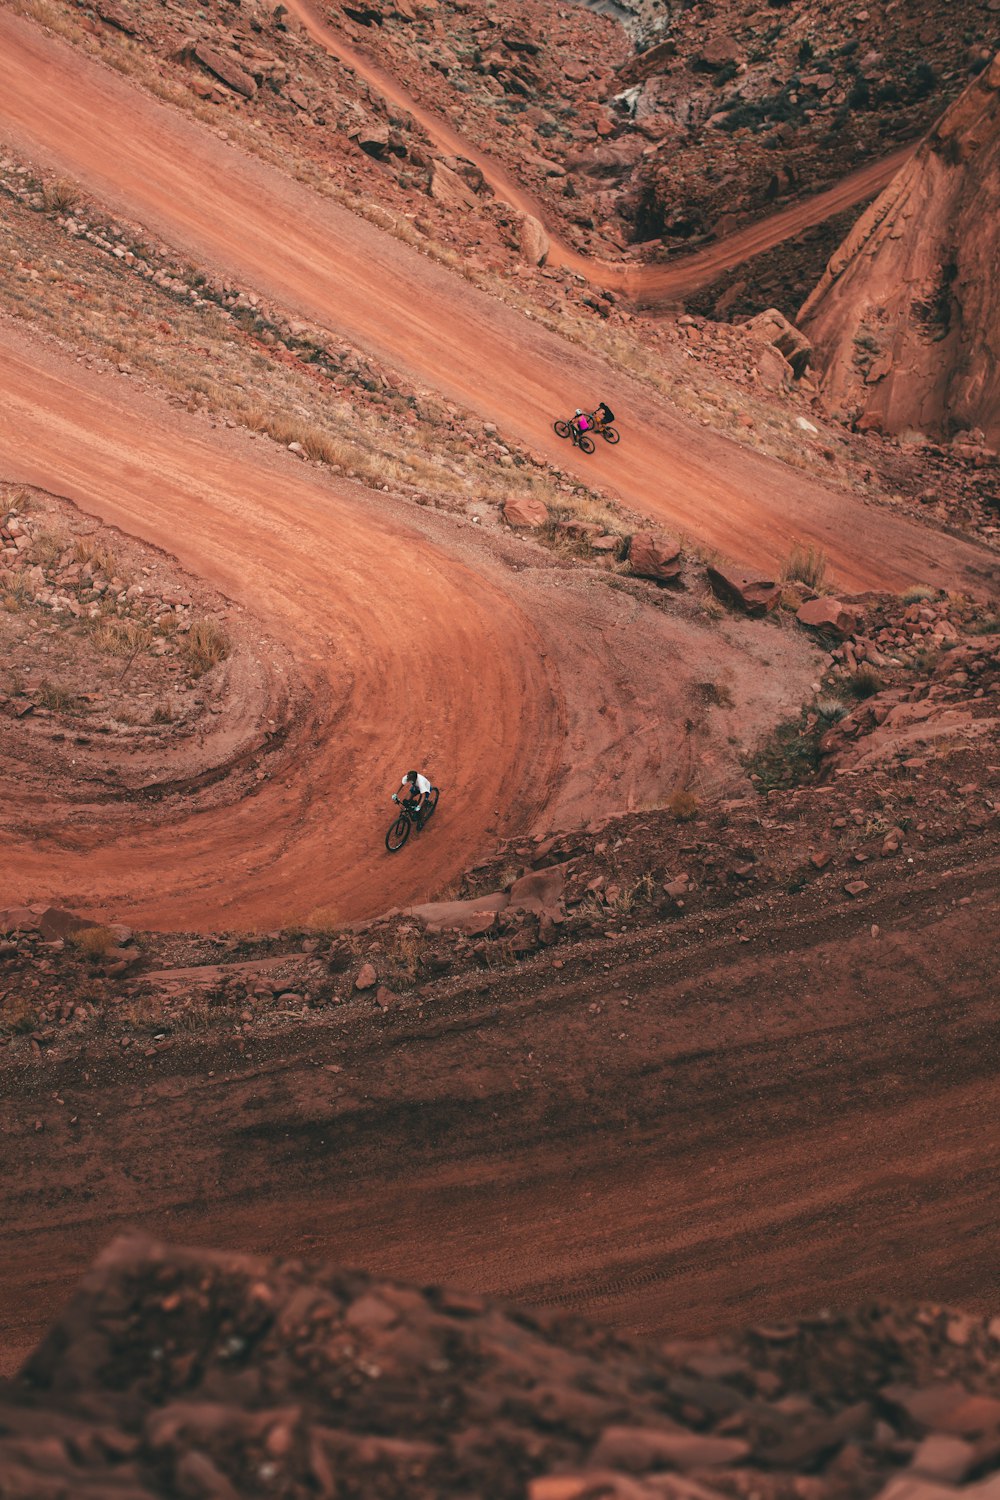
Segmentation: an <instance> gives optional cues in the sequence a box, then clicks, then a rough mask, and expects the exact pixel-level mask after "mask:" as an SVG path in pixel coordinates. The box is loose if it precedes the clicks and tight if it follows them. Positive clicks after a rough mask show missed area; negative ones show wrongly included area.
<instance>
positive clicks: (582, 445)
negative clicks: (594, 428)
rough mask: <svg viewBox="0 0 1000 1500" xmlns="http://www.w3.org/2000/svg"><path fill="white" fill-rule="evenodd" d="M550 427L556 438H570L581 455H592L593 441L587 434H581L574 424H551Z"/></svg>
mask: <svg viewBox="0 0 1000 1500" xmlns="http://www.w3.org/2000/svg"><path fill="white" fill-rule="evenodd" d="M552 426H553V428H554V430H555V433H556V436H557V437H561V438H572V439H573V442H574V443H575V444H576V446H577V447H578V448H579V449H580V452H581V453H593V451H594V439H593V438H592V437H591V436H590V433H589V432H581V431H580V429H579V427H577V425H576V423H575V422H561V421H560V422H553V423H552Z"/></svg>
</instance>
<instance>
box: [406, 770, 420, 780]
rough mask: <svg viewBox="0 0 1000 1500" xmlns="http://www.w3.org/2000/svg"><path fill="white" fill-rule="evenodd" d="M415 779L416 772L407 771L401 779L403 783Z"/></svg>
mask: <svg viewBox="0 0 1000 1500" xmlns="http://www.w3.org/2000/svg"><path fill="white" fill-rule="evenodd" d="M416 779H417V773H416V771H407V773H406V775H405V776H404V777H403V780H404V781H416Z"/></svg>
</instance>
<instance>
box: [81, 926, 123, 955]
mask: <svg viewBox="0 0 1000 1500" xmlns="http://www.w3.org/2000/svg"><path fill="white" fill-rule="evenodd" d="M70 942H71V943H72V944H73V946H74V948H78V949H79V950H80V952H81V953H82V954H83V956H84V957H85V958H106V957H107V955H108V954H109V953H110V952H111V950H112V948H117V946H118V942H117V940H116V938H115V935H114V933H113V932H111V931H110V930H109V929H108V928H107V927H81V928H80V930H79V932H74V933H73V936H72V937H71V938H70Z"/></svg>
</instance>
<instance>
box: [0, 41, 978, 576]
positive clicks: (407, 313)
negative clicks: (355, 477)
mask: <svg viewBox="0 0 1000 1500" xmlns="http://www.w3.org/2000/svg"><path fill="white" fill-rule="evenodd" d="M0 43H2V45H0V137H3V136H6V138H8V139H10V140H12V141H13V142H14V143H15V145H16V147H17V149H19V150H20V151H22V152H23V153H24V154H26V155H28V156H30V157H33V158H35V159H37V160H39V161H41V162H42V163H44V164H46V165H48V166H51V167H54V168H56V169H57V170H59V171H61V172H68V173H69V174H71V175H72V176H73V177H74V178H76V179H78V180H79V181H80V182H81V183H82V184H83V185H84V186H86V187H87V189H88V190H89V191H91V192H93V193H95V194H96V195H97V196H99V197H100V198H102V199H104V200H106V201H107V202H108V203H109V204H111V205H113V206H114V207H115V208H116V209H117V210H118V211H120V212H122V213H124V214H125V215H126V216H131V217H133V218H137V219H139V220H140V221H141V222H142V223H144V224H146V225H148V226H150V227H151V228H153V229H154V230H156V231H157V232H158V233H160V234H162V235H163V236H165V237H166V238H168V239H171V240H172V241H173V242H174V243H175V244H177V245H179V246H180V247H182V248H183V249H184V250H185V251H186V252H187V253H190V254H193V255H194V256H195V257H196V258H197V259H199V260H200V261H201V262H202V263H205V264H207V265H209V266H215V267H218V268H220V270H222V271H223V272H224V274H226V275H228V276H235V277H237V278H240V279H242V280H243V281H244V283H246V284H248V285H250V286H253V287H255V288H256V289H257V290H259V291H260V292H263V293H264V294H266V295H267V296H269V297H271V298H273V299H274V300H275V301H276V302H278V303H279V304H281V305H282V306H284V307H286V308H287V309H289V310H291V311H298V312H299V313H301V314H304V315H305V316H307V317H309V318H312V319H315V320H316V321H318V322H319V323H320V324H321V325H324V326H327V327H330V328H332V329H336V330H338V331H339V332H341V333H343V334H344V335H346V336H347V337H348V338H350V339H351V340H353V341H354V342H356V343H358V344H360V345H362V346H364V347H366V348H369V349H371V350H373V351H374V352H375V353H376V354H377V355H378V357H379V358H381V359H383V360H385V361H386V362H387V363H389V364H390V365H392V366H394V367H395V368H397V369H398V370H400V372H401V373H403V374H404V375H409V376H410V377H411V378H412V379H413V380H414V381H415V382H416V383H417V384H420V385H430V386H432V387H434V388H436V389H438V390H440V391H441V392H443V393H444V394H445V395H446V396H448V397H449V398H451V399H452V400H455V401H457V402H459V403H460V404H462V405H464V406H466V407H468V408H470V409H472V410H474V411H476V412H478V413H480V414H481V415H482V416H483V417H484V418H485V419H487V420H495V421H497V422H498V423H499V424H500V425H501V427H502V428H503V429H504V430H505V431H506V432H507V433H509V434H510V436H512V437H514V438H516V439H517V440H518V441H519V442H522V443H524V444H525V445H526V446H528V447H530V448H532V449H534V450H535V451H536V452H538V453H539V454H541V455H543V456H544V457H546V458H548V459H550V460H552V461H555V462H557V463H560V464H561V465H563V466H564V467H573V468H575V469H576V470H577V471H578V472H579V473H580V474H581V476H583V477H587V478H590V479H596V480H597V481H598V482H599V483H604V484H607V485H608V486H609V487H610V488H613V489H615V490H616V491H617V493H618V494H619V495H620V496H621V497H622V499H623V500H624V501H625V502H626V503H627V504H629V505H630V506H631V507H633V508H634V509H635V510H637V511H639V512H644V513H645V514H647V515H649V516H650V517H652V518H653V519H655V520H656V521H658V522H660V523H663V524H666V525H668V526H670V527H672V528H673V529H675V530H679V531H681V532H684V533H686V534H689V535H693V536H695V537H697V538H699V539H700V540H702V541H704V542H705V543H707V544H708V545H709V546H711V547H714V548H716V549H718V550H719V551H720V552H722V553H723V554H724V555H727V556H732V557H736V558H739V559H741V560H742V561H745V562H747V563H750V564H751V565H759V566H761V567H764V568H772V567H773V566H774V564H775V562H776V561H777V560H778V559H780V558H783V557H784V556H786V555H787V553H788V551H789V549H790V547H791V545H792V544H793V543H795V542H802V543H806V544H812V545H815V546H818V547H821V548H823V550H824V551H825V552H826V553H827V556H828V557H829V559H830V561H831V566H832V571H833V573H834V574H835V577H836V580H837V583H838V586H839V587H842V588H843V587H846V588H854V589H861V588H876V587H887V588H902V587H905V586H907V585H908V584H911V583H914V582H920V583H926V582H931V583H934V584H939V585H941V586H949V585H950V586H957V587H962V588H967V589H972V590H974V591H977V592H981V591H982V589H983V587H984V581H985V579H986V577H987V576H988V575H989V573H990V570H992V569H995V567H996V562H995V559H994V558H993V557H992V556H991V554H989V553H988V552H986V551H985V549H980V548H978V547H976V546H974V545H972V544H970V543H967V542H964V541H961V540H958V539H955V538H951V537H945V536H943V535H941V534H940V533H938V532H935V531H931V530H930V529H928V528H925V527H923V526H922V525H920V524H919V523H918V522H916V521H911V520H908V519H906V518H902V517H900V516H898V515H895V514H893V513H891V512H889V511H886V510H881V509H878V508H875V507H871V506H867V505H865V504H864V503H863V502H862V501H860V500H859V499H858V498H857V497H855V496H854V495H851V494H849V493H847V492H845V491H841V490H835V489H831V488H829V487H828V486H825V485H823V484H820V483H817V482H815V481H814V480H813V479H812V478H811V477H810V476H809V475H808V474H806V473H803V472H801V471H793V470H790V469H789V468H788V467H786V466H785V465H782V464H779V463H777V462H775V461H773V460H769V459H766V458H764V457H762V456H761V455H759V454H756V453H753V452H750V451H748V450H747V449H744V448H740V447H738V446H737V445H736V444H735V443H731V442H729V441H728V440H726V439H724V438H720V437H718V436H717V435H715V434H713V433H711V432H709V431H707V430H706V429H705V428H703V427H699V426H697V425H695V424H694V423H692V422H689V421H686V420H684V419H682V418H680V417H679V416H678V414H677V412H676V410H675V409H674V408H672V407H671V406H670V405H669V404H668V403H667V402H666V401H664V400H662V399H659V398H657V397H655V396H654V395H653V394H652V393H651V392H650V391H649V390H648V389H647V388H646V387H644V386H642V385H640V384H638V383H636V382H633V381H631V380H629V379H626V378H623V377H622V376H621V374H620V373H619V372H618V371H617V370H616V369H614V368H613V367H611V366H609V365H608V364H607V363H604V362H602V361H601V360H599V359H596V358H594V357H592V356H590V355H588V354H586V353H584V352H583V351H581V350H580V349H579V348H578V347H576V346H574V345H571V344H569V343H568V342H566V341H564V340H562V339H559V338H557V337H556V336H554V335H552V334H549V333H547V332H546V331H544V330H542V329H540V328H538V327H537V326H536V325H534V324H533V323H532V322H531V321H530V320H529V319H527V318H525V317H524V316H523V315H521V314H520V313H517V312H515V311H514V310H512V309H510V308H508V307H506V306H505V305H503V304H501V303H499V302H496V301H494V300H493V299H491V298H489V297H488V296H486V295H485V294H483V293H481V292H478V291H476V290H475V289H474V288H472V287H470V286H469V285H468V284H467V283H465V282H464V281H463V280H461V279H460V278H458V277H456V276H454V275H453V274H451V273H449V272H447V271H445V270H444V269H443V268H441V267H439V266H436V265H434V264H433V263H431V262H430V261H428V260H427V259H426V258H424V257H421V256H420V255H418V254H417V253H415V252H413V251H411V250H409V249H407V248H406V247H405V246H402V245H400V244H399V243H398V242H397V241H395V240H393V239H392V238H391V237H390V236H389V235H387V234H385V233H383V232H381V231H379V230H376V229H374V228H373V227H372V226H371V225H369V224H367V223H364V222H363V221H361V220H359V219H357V218H356V217H354V216H353V215H351V214H349V213H347V212H345V211H344V210H341V209H339V208H337V206H336V205H334V204H331V203H328V202H326V201H323V200H321V199H319V198H317V196H316V195H315V194H312V193H309V192H308V191H306V190H305V189H304V188H301V187H300V186H299V185H297V184H295V183H292V182H290V181H288V180H287V179H285V178H284V177H282V176H281V175H280V174H279V173H277V172H276V171H273V170H271V169H270V168H267V167H265V166H263V165H262V164H261V163H259V162H256V161H253V160H251V159H250V158H248V157H246V156H244V155H243V154H242V153H240V152H239V151H237V150H235V149H234V148H233V147H231V146H229V145H226V144H224V143H223V142H221V141H219V140H218V138H217V137H216V136H214V135H213V134H211V133H210V132H209V131H207V130H205V129H204V128H203V127H201V126H198V125H196V124H194V123H192V122H191V121H190V120H188V119H186V118H184V117H182V116H181V115H180V114H179V113H178V112H177V111H176V110H172V109H169V108H167V107H165V106H163V105H161V104H158V103H157V102H155V101H154V100H152V99H150V98H148V97H147V96H145V95H143V94H142V93H141V92H140V91H139V90H137V89H135V88H133V87H132V86H131V85H130V84H128V83H126V82H125V81H124V80H122V79H121V78H119V77H118V76H116V75H114V74H112V73H111V72H109V71H108V70H106V69H104V68H103V67H101V66H99V65H97V64H95V63H92V62H91V61H90V60H88V59H86V58H84V57H82V56H81V55H80V54H79V53H78V52H76V51H74V50H73V49H72V48H71V47H69V46H67V45H66V44H65V43H62V42H60V41H58V40H56V39H54V38H49V37H46V36H45V35H44V34H43V33H42V32H41V31H39V30H38V29H37V28H36V27H34V26H31V25H30V24H29V23H27V22H24V21H22V20H20V19H18V18H17V17H14V16H11V15H9V14H3V13H0ZM124 119H127V120H128V122H129V128H128V130H127V131H125V132H123V131H121V130H120V129H118V128H116V122H118V121H121V120H124ZM601 392H605V393H608V394H610V395H611V397H612V399H613V404H614V406H615V407H616V409H617V410H619V411H620V412H624V413H626V418H625V420H624V422H623V425H624V428H625V441H623V443H622V444H621V446H620V447H618V448H616V449H615V450H614V451H613V452H609V453H602V454H601V455H600V456H599V457H596V456H595V457H594V458H592V459H587V458H584V457H582V456H580V455H577V454H574V453H572V452H567V447H566V445H565V444H563V443H560V442H559V440H558V439H557V438H556V437H555V436H554V434H553V433H552V432H551V427H550V419H551V417H552V415H554V414H555V413H557V412H559V411H561V410H565V409H567V408H568V407H572V406H573V405H576V404H578V402H579V400H580V397H581V395H582V396H583V398H584V399H585V400H590V399H591V398H592V397H594V398H596V394H598V393H601Z"/></svg>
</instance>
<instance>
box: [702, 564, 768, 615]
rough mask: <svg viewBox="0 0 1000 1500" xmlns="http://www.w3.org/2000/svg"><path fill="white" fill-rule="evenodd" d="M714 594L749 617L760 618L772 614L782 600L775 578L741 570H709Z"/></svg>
mask: <svg viewBox="0 0 1000 1500" xmlns="http://www.w3.org/2000/svg"><path fill="white" fill-rule="evenodd" d="M708 581H709V583H710V584H711V586H712V592H713V593H714V594H715V595H716V596H717V597H718V598H719V599H722V600H724V601H725V602H726V603H727V604H735V605H736V607H737V608H738V609H742V610H744V611H745V613H746V614H748V615H754V616H755V617H759V616H761V615H766V614H769V613H770V612H771V610H772V609H774V608H775V606H776V605H777V603H778V600H779V599H780V598H781V589H780V588H779V587H778V584H777V583H776V582H775V581H774V579H773V578H767V577H765V575H764V574H763V573H751V572H747V571H745V570H742V569H739V568H721V567H720V568H709V569H708Z"/></svg>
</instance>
